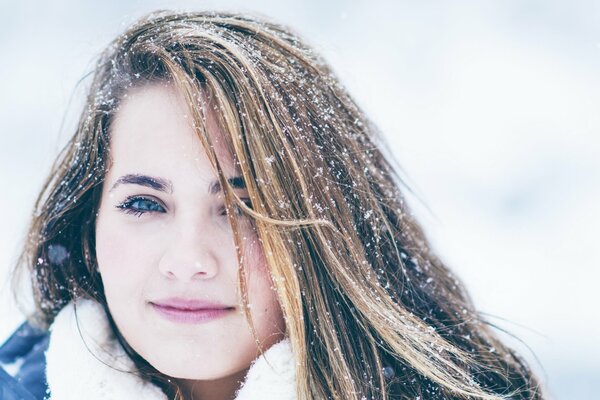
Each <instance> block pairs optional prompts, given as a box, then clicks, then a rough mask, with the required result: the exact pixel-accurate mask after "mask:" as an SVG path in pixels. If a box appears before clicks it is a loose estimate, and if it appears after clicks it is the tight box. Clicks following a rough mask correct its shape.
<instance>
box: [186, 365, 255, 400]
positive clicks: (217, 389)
mask: <svg viewBox="0 0 600 400" xmlns="http://www.w3.org/2000/svg"><path fill="white" fill-rule="evenodd" d="M247 372H248V369H245V370H242V371H240V372H237V373H235V374H233V375H230V376H226V377H224V378H220V379H215V380H210V381H201V380H191V379H178V380H177V383H178V384H179V387H180V388H181V391H182V392H183V396H184V399H185V400H233V399H235V393H236V392H237V390H238V389H239V388H240V386H241V385H242V383H243V382H244V378H245V376H246V373H247Z"/></svg>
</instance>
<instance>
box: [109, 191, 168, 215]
mask: <svg viewBox="0 0 600 400" xmlns="http://www.w3.org/2000/svg"><path fill="white" fill-rule="evenodd" d="M116 207H117V208H118V209H120V210H121V211H122V212H124V213H126V214H132V215H135V216H136V217H141V216H142V215H143V214H146V213H164V212H165V209H164V207H163V206H161V205H160V204H159V203H158V202H157V201H156V200H152V199H149V198H147V197H140V196H133V197H129V198H127V199H126V200H125V201H124V202H122V203H120V204H118V205H117V206H116Z"/></svg>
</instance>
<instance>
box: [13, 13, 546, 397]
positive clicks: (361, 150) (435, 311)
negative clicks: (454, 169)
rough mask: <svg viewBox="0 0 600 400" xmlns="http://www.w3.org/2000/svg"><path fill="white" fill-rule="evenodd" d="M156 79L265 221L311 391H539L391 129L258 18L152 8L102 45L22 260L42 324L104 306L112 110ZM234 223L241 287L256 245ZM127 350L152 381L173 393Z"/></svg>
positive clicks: (301, 389) (272, 263)
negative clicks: (446, 248) (446, 259)
mask: <svg viewBox="0 0 600 400" xmlns="http://www.w3.org/2000/svg"><path fill="white" fill-rule="evenodd" d="M156 82H163V83H166V84H169V85H174V86H175V87H176V88H177V89H178V90H179V91H180V92H181V93H182V94H183V95H184V96H185V98H186V99H187V101H188V103H189V106H190V115H191V117H192V118H193V121H194V126H195V128H196V130H197V133H198V137H199V138H200V140H201V141H202V143H203V145H204V147H205V149H206V151H207V154H208V156H209V159H210V160H211V163H212V165H213V167H214V168H215V171H216V172H217V173H218V176H219V179H220V181H221V185H222V187H223V188H225V195H226V203H227V207H228V210H229V211H231V210H232V207H234V206H238V207H240V208H241V210H242V212H244V213H246V214H247V215H248V216H249V217H250V218H252V220H253V221H254V224H255V228H256V230H257V234H258V237H259V239H260V241H261V243H262V246H263V248H264V252H265V255H266V259H267V264H268V267H269V270H270V273H271V276H272V278H273V282H274V285H275V288H276V290H277V293H278V296H279V301H280V304H281V308H282V310H283V313H284V316H285V320H286V329H287V335H288V336H289V338H290V340H291V343H292V347H293V351H294V354H295V357H296V360H297V365H298V372H297V394H298V398H299V399H343V400H348V399H357V400H358V399H404V398H411V399H412V398H422V399H426V398H434V399H449V398H473V399H501V398H509V397H510V398H514V399H541V398H542V394H541V391H540V388H539V385H538V383H537V381H536V379H535V377H534V376H533V375H532V373H531V371H530V370H529V368H528V366H527V365H526V363H525V362H524V361H523V360H522V359H521V358H520V357H519V356H518V355H517V354H515V352H513V351H512V350H511V349H509V348H507V347H506V346H505V345H503V344H502V343H501V342H500V341H499V340H498V339H497V338H496V337H495V336H494V334H493V332H492V331H491V329H490V328H489V326H488V324H487V323H486V322H485V321H484V320H483V319H482V318H481V316H480V315H479V314H478V313H477V312H476V311H475V309H474V307H473V305H472V304H471V302H470V300H469V298H468V296H467V294H466V293H465V291H464V289H463V286H462V285H461V283H460V282H459V281H458V279H457V278H456V277H455V276H453V275H452V274H451V272H450V271H449V270H448V269H447V268H446V267H445V266H444V264H443V263H442V262H441V261H440V260H439V259H438V258H436V256H435V255H434V254H433V253H432V251H431V250H430V247H429V245H428V243H427V240H426V238H425V236H424V234H423V232H422V230H421V228H420V227H419V225H418V224H417V222H416V221H415V220H414V218H413V217H412V216H411V213H410V211H409V210H408V207H407V205H406V204H405V201H404V199H403V195H402V193H401V189H402V188H405V186H404V185H403V184H402V181H401V179H400V177H399V175H398V168H397V167H396V166H395V165H394V163H393V162H392V159H391V157H390V156H389V155H386V153H385V149H386V147H385V143H384V141H383V139H382V137H381V136H380V135H379V134H378V132H377V129H376V128H375V127H374V126H373V124H372V123H371V122H369V120H368V118H367V117H366V116H365V115H364V113H363V112H362V111H361V110H360V109H359V108H358V107H357V105H356V104H355V102H354V101H353V100H352V98H351V97H350V96H349V95H348V93H347V92H346V91H345V90H344V88H343V87H342V85H341V84H340V82H339V81H338V80H337V78H336V77H335V75H334V74H333V73H332V71H331V70H330V68H329V67H328V66H327V64H326V63H325V62H324V61H323V60H322V59H321V58H319V56H318V55H317V54H315V52H314V51H313V50H312V49H311V48H310V47H308V46H307V45H305V44H304V42H303V41H302V40H300V38H299V37H298V36H296V35H295V34H293V33H291V31H290V30H289V29H288V28H286V27H283V26H281V25H277V24H275V23H273V22H270V21H266V20H263V19H261V18H254V17H249V16H245V15H244V16H242V15H235V14H228V13H203V12H192V13H174V12H167V11H164V12H157V13H153V14H151V15H149V16H147V17H145V18H143V19H142V20H140V21H139V22H137V23H136V24H134V25H133V26H131V27H130V28H129V29H128V30H127V31H126V32H125V33H123V34H122V35H121V36H119V37H118V38H117V39H116V40H115V41H114V42H112V43H111V45H110V46H109V47H108V48H107V49H106V50H105V52H104V53H102V55H101V56H100V58H99V61H98V64H97V68H96V70H95V75H94V79H93V82H92V84H91V88H90V91H89V96H88V98H87V102H86V107H85V109H84V112H83V114H82V117H81V120H80V123H79V126H78V128H77V131H76V132H75V135H74V136H73V138H72V139H71V141H70V142H69V143H68V144H67V146H66V147H65V149H64V150H63V152H62V153H61V155H60V157H59V159H58V160H57V162H56V164H55V165H54V167H53V169H52V171H51V174H50V177H49V178H48V180H47V182H46V184H45V186H44V189H43V191H42V193H41V194H40V197H39V199H38V202H37V205H36V211H35V214H34V218H33V221H32V225H31V229H30V234H29V241H28V243H27V245H26V248H25V249H24V251H23V254H22V257H21V260H20V268H29V270H30V271H31V273H32V275H31V276H32V277H33V278H32V280H33V287H34V292H35V299H36V305H37V314H36V315H37V317H38V318H39V319H40V320H41V321H42V322H43V323H46V324H48V323H50V322H51V321H52V319H53V318H54V316H55V315H56V314H57V312H58V311H59V310H60V309H61V308H62V307H63V306H64V305H65V304H66V303H67V302H68V301H71V300H73V299H76V298H78V297H81V296H85V297H91V298H93V299H96V300H97V301H99V302H100V303H101V304H103V305H104V306H105V307H106V300H105V298H104V292H103V287H102V282H101V279H100V276H99V275H98V273H97V271H96V259H95V250H94V248H95V239H94V225H95V218H96V211H97V207H98V205H99V199H100V193H101V187H102V184H103V180H104V175H105V171H106V166H107V160H108V159H109V155H110V131H111V121H112V120H113V118H114V116H115V113H116V112H118V107H119V104H120V101H121V99H122V97H123V95H124V94H125V93H126V92H127V91H128V90H130V89H131V88H133V87H138V86H141V85H145V84H150V83H156ZM207 112H214V113H215V115H216V116H217V119H218V121H219V123H220V124H221V125H222V127H223V131H224V137H223V138H222V139H223V141H224V143H225V145H226V146H227V148H228V149H229V151H230V153H231V154H232V155H233V157H234V159H235V161H236V165H237V167H238V168H239V170H240V171H241V174H242V176H243V179H244V181H245V183H246V187H247V189H248V193H249V197H250V200H251V203H252V207H251V208H250V207H247V206H246V205H245V204H244V203H243V202H242V201H240V199H239V198H237V197H236V195H235V194H234V192H233V190H231V187H230V186H229V184H228V183H227V180H226V178H225V177H224V175H223V173H222V170H221V167H220V164H219V160H218V159H217V157H216V155H215V152H214V149H213V145H212V143H211V141H210V138H209V135H208V134H207V132H206V124H205V121H206V113H207ZM229 215H232V213H231V212H230V213H229ZM230 222H231V224H232V226H233V228H234V229H233V230H234V234H235V241H236V244H237V246H238V249H239V254H238V261H239V264H240V269H239V271H240V276H239V278H240V279H239V284H240V289H241V291H242V293H246V292H245V274H244V271H245V268H244V265H243V264H244V260H243V258H242V256H241V254H242V253H243V251H242V249H243V245H244V243H243V241H242V240H241V238H240V237H239V234H238V230H237V228H236V220H235V218H233V217H230ZM57 252H58V253H57ZM59 253H60V254H59ZM57 254H59V255H61V254H62V255H64V257H62V256H61V257H57ZM250 300H251V299H250ZM244 301H246V302H247V301H248V299H247V298H246V297H244ZM247 318H248V319H249V322H250V324H251V319H250V315H247ZM125 345H126V343H125ZM129 350H130V352H131V354H132V356H133V357H134V360H135V361H136V362H137V363H138V364H139V366H140V371H142V372H143V373H144V374H146V376H148V377H149V379H153V380H154V381H156V382H159V383H160V384H161V385H162V387H163V388H164V389H165V391H167V392H168V393H175V392H177V388H173V387H169V384H168V383H167V380H166V379H161V377H160V376H159V374H157V373H156V372H155V373H150V372H148V371H151V367H150V366H148V365H146V364H144V361H143V360H141V358H140V357H137V358H136V357H135V352H134V351H133V349H129ZM144 371H146V372H144Z"/></svg>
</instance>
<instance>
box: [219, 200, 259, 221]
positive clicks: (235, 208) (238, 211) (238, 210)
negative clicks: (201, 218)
mask: <svg viewBox="0 0 600 400" xmlns="http://www.w3.org/2000/svg"><path fill="white" fill-rule="evenodd" d="M242 201H243V202H244V204H245V205H246V206H248V208H252V204H251V203H250V199H247V200H246V199H242ZM233 211H234V216H236V217H243V216H244V212H243V211H242V209H241V208H240V207H239V206H237V205H234V206H233ZM220 214H221V215H223V216H226V215H227V208H226V207H225V206H222V207H221V208H220Z"/></svg>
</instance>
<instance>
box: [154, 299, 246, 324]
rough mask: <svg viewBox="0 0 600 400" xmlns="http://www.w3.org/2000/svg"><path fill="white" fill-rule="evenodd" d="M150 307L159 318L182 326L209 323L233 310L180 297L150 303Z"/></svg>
mask: <svg viewBox="0 0 600 400" xmlns="http://www.w3.org/2000/svg"><path fill="white" fill-rule="evenodd" d="M150 305H151V306H152V308H153V309H154V310H155V311H156V312H157V313H158V314H159V315H160V316H161V317H163V318H165V319H167V320H169V321H172V322H178V323H182V324H199V323H203V322H209V321H212V320H215V319H217V318H221V317H224V316H226V315H227V314H229V313H230V312H231V311H233V310H234V307H230V306H226V305H223V304H220V303H215V302H210V301H206V300H197V299H184V298H180V297H172V298H168V299H162V300H158V301H151V302H150Z"/></svg>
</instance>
